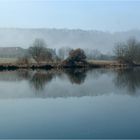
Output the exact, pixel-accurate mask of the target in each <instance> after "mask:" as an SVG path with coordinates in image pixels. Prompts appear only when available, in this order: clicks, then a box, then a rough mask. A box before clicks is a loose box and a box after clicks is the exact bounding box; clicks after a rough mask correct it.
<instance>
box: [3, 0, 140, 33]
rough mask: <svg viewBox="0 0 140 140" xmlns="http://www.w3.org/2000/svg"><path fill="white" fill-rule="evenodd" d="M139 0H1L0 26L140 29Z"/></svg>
mask: <svg viewBox="0 0 140 140" xmlns="http://www.w3.org/2000/svg"><path fill="white" fill-rule="evenodd" d="M139 13H140V1H134V0H133V1H123V0H122V1H121V0H119V1H106V0H105V1H94V0H89V1H87V0H68V1H64V0H52V1H51V0H46V1H45V0H41V1H39V0H28V1H27V0H19V1H17V0H6V1H4V0H3V1H0V21H1V22H0V27H16V28H17V27H20V28H69V29H77V28H78V29H84V30H101V31H111V32H114V31H126V30H130V29H140V27H139V26H140V24H139V23H140V19H139V18H138V17H139Z"/></svg>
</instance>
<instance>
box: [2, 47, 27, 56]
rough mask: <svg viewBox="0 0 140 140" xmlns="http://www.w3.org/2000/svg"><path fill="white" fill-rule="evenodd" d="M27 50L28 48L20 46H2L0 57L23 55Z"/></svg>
mask: <svg viewBox="0 0 140 140" xmlns="http://www.w3.org/2000/svg"><path fill="white" fill-rule="evenodd" d="M26 51H27V50H26V49H23V48H20V47H0V58H8V57H9V58H13V57H16V58H18V57H22V56H24V54H25V53H26Z"/></svg>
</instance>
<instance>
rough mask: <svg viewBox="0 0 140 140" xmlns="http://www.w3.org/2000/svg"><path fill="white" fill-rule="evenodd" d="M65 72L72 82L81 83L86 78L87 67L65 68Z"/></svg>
mask: <svg viewBox="0 0 140 140" xmlns="http://www.w3.org/2000/svg"><path fill="white" fill-rule="evenodd" d="M65 73H66V74H67V76H68V78H69V80H70V82H71V83H72V84H82V83H84V81H85V79H86V73H87V69H66V70H65Z"/></svg>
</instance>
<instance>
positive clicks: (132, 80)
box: [114, 68, 140, 95]
mask: <svg viewBox="0 0 140 140" xmlns="http://www.w3.org/2000/svg"><path fill="white" fill-rule="evenodd" d="M114 82H115V85H116V86H117V87H119V88H127V90H128V93H130V94H132V95H133V94H135V92H136V89H138V88H139V87H140V69H139V68H135V69H125V70H124V69H123V70H122V69H120V70H117V75H116V77H115V79H114Z"/></svg>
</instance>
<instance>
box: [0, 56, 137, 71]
mask: <svg viewBox="0 0 140 140" xmlns="http://www.w3.org/2000/svg"><path fill="white" fill-rule="evenodd" d="M4 60H6V61H4ZM135 66H140V65H133V66H132V65H131V66H130V65H128V64H120V63H118V62H117V61H115V60H114V61H113V60H88V61H87V63H86V64H85V65H83V64H82V65H81V64H78V65H63V64H62V63H61V62H49V63H40V64H37V63H35V62H34V63H30V64H28V65H27V64H17V63H16V61H15V60H12V59H10V58H9V59H5V58H4V59H3V60H2V59H0V70H17V69H46V70H47V69H53V68H58V69H63V68H64V69H65V68H126V67H135Z"/></svg>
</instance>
